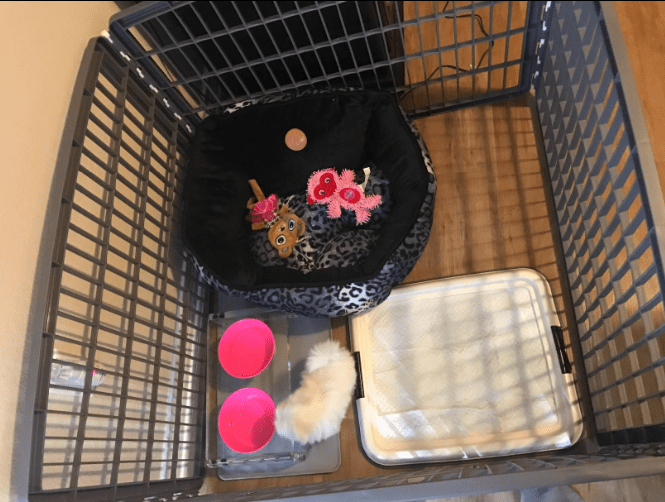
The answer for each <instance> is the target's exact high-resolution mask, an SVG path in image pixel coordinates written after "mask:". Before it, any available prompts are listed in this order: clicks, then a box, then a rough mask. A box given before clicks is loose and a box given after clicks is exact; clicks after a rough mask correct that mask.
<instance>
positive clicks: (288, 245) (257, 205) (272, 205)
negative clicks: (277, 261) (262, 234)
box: [247, 180, 305, 258]
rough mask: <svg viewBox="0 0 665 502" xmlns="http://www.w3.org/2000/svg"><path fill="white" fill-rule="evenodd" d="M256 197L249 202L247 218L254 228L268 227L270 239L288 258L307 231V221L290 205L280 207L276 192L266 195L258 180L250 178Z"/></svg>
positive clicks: (282, 254)
mask: <svg viewBox="0 0 665 502" xmlns="http://www.w3.org/2000/svg"><path fill="white" fill-rule="evenodd" d="M249 185H250V186H251V187H252V191H253V192H254V195H255V198H254V197H252V198H251V199H249V201H248V202H247V209H249V211H250V212H249V215H248V216H247V220H248V221H251V222H252V230H261V229H263V228H267V229H268V240H269V241H270V244H272V245H273V247H274V248H275V249H277V252H278V253H279V256H280V257H282V258H286V257H287V256H290V255H291V253H292V252H293V246H295V245H296V244H297V243H298V242H299V241H300V239H301V237H302V236H303V234H304V233H305V222H304V221H302V219H300V218H299V217H298V215H296V214H295V213H294V212H292V211H291V210H290V209H289V207H288V206H286V205H283V206H282V208H281V209H278V208H279V201H278V199H277V196H276V195H275V194H272V195H271V196H270V197H267V198H266V197H265V196H264V195H263V192H262V191H261V189H260V188H259V185H258V183H257V182H256V180H249Z"/></svg>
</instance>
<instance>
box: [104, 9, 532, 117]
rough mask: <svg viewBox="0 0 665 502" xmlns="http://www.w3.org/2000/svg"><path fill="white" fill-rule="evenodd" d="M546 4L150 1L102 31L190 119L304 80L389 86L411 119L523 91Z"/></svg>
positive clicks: (301, 85)
mask: <svg viewBox="0 0 665 502" xmlns="http://www.w3.org/2000/svg"><path fill="white" fill-rule="evenodd" d="M544 6H545V2H512V1H511V2H494V1H480V2H450V1H448V2H153V3H151V4H150V5H149V6H148V7H141V6H137V7H134V8H133V9H131V10H129V11H127V12H123V13H120V14H119V15H117V16H115V17H114V18H113V19H112V22H111V25H110V35H109V37H110V39H111V40H113V42H114V43H115V44H116V46H117V48H118V50H120V48H121V50H122V51H123V54H126V55H127V58H128V59H129V60H130V61H131V63H130V64H131V65H132V66H133V67H134V68H135V69H136V71H137V72H139V74H140V75H141V76H142V78H144V79H146V80H147V81H149V82H150V85H152V86H153V87H154V90H155V92H157V93H158V94H159V95H160V96H164V97H165V98H166V99H167V100H168V101H169V102H170V103H172V104H173V105H174V106H175V107H176V108H177V109H178V110H179V112H178V113H180V114H182V116H183V117H184V118H185V119H187V120H190V121H191V123H192V124H196V123H198V121H200V120H201V119H202V118H204V117H205V116H206V115H207V114H208V113H217V112H220V111H222V110H223V109H224V108H225V107H227V106H229V105H233V104H235V103H237V102H239V101H242V100H247V99H255V98H259V97H262V96H265V95H268V94H283V93H286V92H293V91H294V90H301V89H307V88H349V87H351V88H369V89H385V90H389V91H392V92H394V93H396V95H397V96H398V99H399V102H400V104H401V105H402V107H403V108H404V109H405V110H406V111H407V112H408V114H409V115H410V116H411V117H418V116H424V115H431V114H433V113H437V112H441V111H445V110H450V109H454V108H459V107H462V106H472V105H477V104H482V103H488V102H492V101H496V100H499V99H506V98H508V97H512V96H516V95H519V94H522V93H524V92H526V91H528V90H529V87H530V85H531V79H532V74H533V71H534V67H535V64H536V60H537V54H536V49H537V46H538V41H539V40H540V39H541V37H542V16H543V12H544Z"/></svg>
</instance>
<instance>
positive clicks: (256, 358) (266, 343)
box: [217, 319, 275, 378]
mask: <svg viewBox="0 0 665 502" xmlns="http://www.w3.org/2000/svg"><path fill="white" fill-rule="evenodd" d="M274 353H275V337H274V336H273V334H272V331H271V329H270V328H269V327H268V325H267V324H266V323H264V322H261V321H259V320H258V319H242V320H240V321H237V322H234V323H233V324H231V326H229V327H228V328H227V329H226V331H225V332H224V334H223V335H222V339H221V340H220V341H219V350H218V351H217V354H218V356H219V362H220V364H221V365H222V368H224V371H226V372H227V373H228V374H229V375H231V376H233V377H236V378H252V377H254V376H256V375H258V374H259V373H261V372H262V371H263V370H264V369H266V368H267V367H268V364H270V361H271V360H272V356H273V354H274Z"/></svg>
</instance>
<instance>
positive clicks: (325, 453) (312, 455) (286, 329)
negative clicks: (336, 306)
mask: <svg viewBox="0 0 665 502" xmlns="http://www.w3.org/2000/svg"><path fill="white" fill-rule="evenodd" d="M247 318H253V319H259V320H260V321H263V322H264V323H266V324H267V325H268V326H269V327H270V329H271V330H272V332H273V335H274V337H275V353H274V356H273V358H272V361H271V362H270V365H269V366H268V367H267V368H266V369H265V370H264V371H263V372H262V373H260V374H259V375H257V376H255V377H253V378H247V379H239V378H234V377H232V376H231V375H229V374H228V373H226V371H224V369H223V368H222V366H221V365H220V363H219V359H218V356H217V348H218V345H219V341H220V339H221V337H222V335H223V334H224V331H225V330H226V329H227V328H228V327H229V326H230V325H231V324H233V323H234V322H236V321H238V320H240V319H247ZM331 335H332V331H331V326H330V320H329V319H310V318H306V317H302V316H297V315H293V314H286V313H284V312H278V311H268V310H265V309H246V310H236V311H231V312H225V313H224V314H223V315H222V314H211V315H210V317H209V319H208V355H207V361H208V362H207V365H208V367H207V370H208V371H207V389H208V391H207V399H206V416H207V431H208V438H207V466H208V468H212V469H216V470H217V473H218V475H219V477H220V479H223V480H234V479H253V478H266V477H281V476H296V475H304V474H323V473H329V472H333V471H335V470H337V469H338V468H339V466H340V462H341V454H340V446H339V435H335V436H332V437H330V438H328V439H327V440H325V441H322V442H320V443H317V444H314V445H307V446H305V445H302V444H300V443H298V442H297V441H293V440H289V439H286V438H283V437H281V436H279V435H278V434H276V433H275V435H274V436H273V437H272V439H271V440H270V442H269V443H268V444H267V445H266V446H265V447H264V448H262V449H261V450H259V451H258V452H256V453H253V454H242V453H236V452H234V451H233V450H231V449H230V448H229V447H228V446H226V445H225V444H224V441H222V438H221V436H220V435H219V431H218V430H217V418H218V415H219V410H220V408H221V406H222V403H223V402H224V400H225V399H226V398H227V397H228V396H229V395H231V394H232V393H233V392H235V391H236V390H238V389H241V388H243V387H256V388H259V389H261V390H263V391H265V392H266V393H268V394H269V395H270V396H271V397H272V399H273V400H274V401H275V404H279V403H280V402H281V401H282V400H284V399H286V398H287V397H288V395H289V394H290V393H291V391H292V390H293V389H296V388H297V387H298V386H299V385H300V378H301V375H302V371H303V370H304V367H305V359H306V358H307V354H308V353H309V350H310V348H311V347H312V346H313V345H315V344H317V343H319V342H321V341H324V340H328V339H330V338H331Z"/></svg>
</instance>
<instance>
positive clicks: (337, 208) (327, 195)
mask: <svg viewBox="0 0 665 502" xmlns="http://www.w3.org/2000/svg"><path fill="white" fill-rule="evenodd" d="M353 178H354V174H353V171H349V170H348V169H345V170H344V171H342V175H341V176H340V175H338V174H337V172H336V171H335V170H334V169H324V170H323V171H317V172H315V173H314V174H312V176H311V177H310V178H309V181H308V183H307V202H308V203H309V204H328V216H329V217H330V218H339V217H340V216H341V215H342V208H346V209H351V210H353V211H355V213H356V220H357V222H358V224H361V223H366V222H368V221H369V216H370V212H369V210H370V209H374V208H375V207H377V206H378V205H379V204H381V196H380V195H370V196H369V197H367V196H365V192H364V190H363V189H362V188H361V187H360V186H359V185H357V184H356V183H354V181H353Z"/></svg>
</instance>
